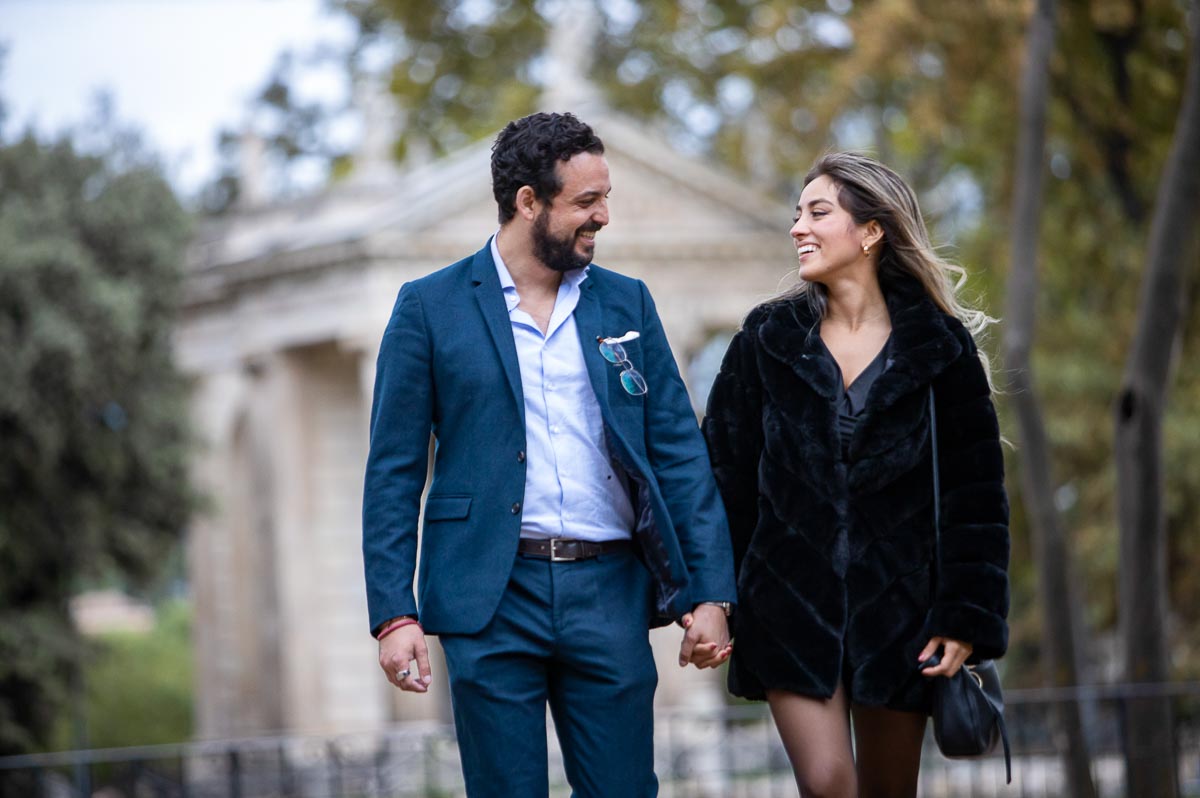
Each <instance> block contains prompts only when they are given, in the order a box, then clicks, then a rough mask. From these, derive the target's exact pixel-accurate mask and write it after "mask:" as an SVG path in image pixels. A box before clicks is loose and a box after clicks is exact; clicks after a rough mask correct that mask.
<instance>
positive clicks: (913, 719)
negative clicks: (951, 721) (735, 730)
mask: <svg viewBox="0 0 1200 798" xmlns="http://www.w3.org/2000/svg"><path fill="white" fill-rule="evenodd" d="M767 701H768V702H769V703H770V705H771V715H772V716H773V717H774V718H775V725H776V727H777V728H778V729H779V734H780V736H781V737H782V738H783V747H784V750H786V751H787V755H788V759H789V760H791V763H792V770H793V771H795V773H796V785H797V786H798V787H799V788H800V795H801V798H856V797H857V798H915V796H916V794H917V773H918V771H919V770H920V767H921V743H922V742H923V741H924V739H925V716H924V715H923V714H919V713H915V712H897V711H895V710H891V709H884V708H882V707H860V706H855V707H853V708H851V707H849V706H847V703H848V702H847V701H846V692H845V690H844V689H843V687H842V686H841V685H840V684H839V685H838V688H837V691H836V692H834V694H833V697H832V698H830V699H828V700H821V699H816V698H807V697H805V696H801V695H797V694H795V693H789V692H787V691H784V690H770V691H768V692H767ZM851 715H853V718H854V745H853V747H852V746H851V742H850V717H851Z"/></svg>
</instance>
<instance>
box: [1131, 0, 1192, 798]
mask: <svg viewBox="0 0 1200 798" xmlns="http://www.w3.org/2000/svg"><path fill="white" fill-rule="evenodd" d="M1190 10H1191V13H1190V14H1189V16H1190V18H1191V25H1192V31H1191V56H1190V59H1189V63H1188V71H1187V78H1186V80H1185V81H1184V88H1183V102H1182V104H1181V107H1180V111H1179V119H1178V122H1177V123H1176V126H1175V140H1174V142H1173V143H1172V145H1171V152H1170V154H1169V155H1168V157H1167V163H1166V165H1165V168H1164V169H1163V177H1162V181H1161V182H1160V183H1159V187H1158V196H1157V198H1156V199H1155V204H1154V217H1153V220H1152V221H1151V225H1150V241H1149V244H1148V246H1147V255H1146V276H1145V278H1144V280H1143V282H1142V290H1141V296H1140V297H1139V300H1138V319H1137V329H1136V331H1135V333H1134V339H1133V347H1132V349H1131V350H1130V353H1129V359H1128V361H1126V364H1125V376H1124V378H1123V381H1122V386H1121V392H1120V394H1119V396H1118V399H1117V407H1116V460H1117V518H1118V521H1119V523H1120V527H1121V566H1120V575H1119V586H1118V587H1119V610H1120V619H1121V621H1120V625H1121V640H1122V644H1123V649H1124V650H1123V657H1124V667H1125V679H1126V680H1127V681H1130V682H1146V683H1156V682H1165V681H1167V680H1168V679H1169V678H1170V675H1171V674H1170V663H1169V655H1168V651H1167V631H1166V618H1167V608H1168V603H1167V562H1166V560H1167V557H1166V551H1167V540H1166V522H1165V519H1164V517H1163V507H1162V497H1163V473H1162V462H1163V460H1162V416H1163V411H1164V409H1165V405H1166V397H1167V390H1168V386H1169V385H1170V381H1171V372H1172V366H1173V364H1174V361H1175V358H1176V357H1177V356H1178V353H1179V349H1180V342H1181V337H1182V333H1183V327H1184V323H1183V322H1184V318H1185V312H1186V308H1185V298H1186V296H1187V285H1186V280H1187V276H1188V274H1187V273H1188V270H1189V267H1194V265H1195V260H1194V254H1195V243H1196V229H1197V226H1198V225H1197V222H1198V221H1200V0H1192V2H1191V3H1190ZM1172 723H1173V721H1172V718H1171V706H1170V703H1169V700H1168V699H1166V698H1146V699H1138V700H1133V701H1130V702H1129V703H1128V704H1127V706H1126V723H1125V761H1126V774H1127V783H1126V792H1127V793H1128V794H1129V795H1154V796H1167V797H1168V798H1170V797H1171V796H1175V795H1177V794H1178V784H1177V781H1178V769H1177V765H1176V757H1175V738H1174V729H1173V727H1172Z"/></svg>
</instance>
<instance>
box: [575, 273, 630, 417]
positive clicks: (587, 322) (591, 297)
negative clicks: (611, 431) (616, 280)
mask: <svg viewBox="0 0 1200 798" xmlns="http://www.w3.org/2000/svg"><path fill="white" fill-rule="evenodd" d="M579 289H580V290H579V302H578V303H577V304H576V305H575V330H576V332H577V333H578V334H579V345H580V346H581V347H582V348H583V362H584V363H586V364H587V370H588V378H589V379H590V380H591V382H592V391H593V392H594V393H595V394H596V401H597V402H599V403H600V413H601V415H603V416H604V418H605V420H608V419H609V418H610V414H609V406H608V380H609V378H610V375H611V374H612V366H611V365H610V364H609V362H608V361H607V360H605V359H604V356H603V355H601V354H600V348H599V345H598V344H597V342H596V336H598V335H601V336H603V335H610V334H611V333H609V332H606V331H605V329H604V308H603V307H602V304H601V301H600V297H599V296H597V290H598V289H597V288H596V281H595V280H594V279H593V278H592V277H591V276H588V277H587V278H586V279H585V280H584V281H583V282H582V283H580V284H579ZM616 334H617V335H620V333H616Z"/></svg>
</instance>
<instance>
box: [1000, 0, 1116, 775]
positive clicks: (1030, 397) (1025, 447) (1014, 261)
mask: <svg viewBox="0 0 1200 798" xmlns="http://www.w3.org/2000/svg"><path fill="white" fill-rule="evenodd" d="M1056 7H1057V3H1056V0H1039V2H1038V3H1037V6H1036V7H1035V9H1034V12H1033V16H1032V17H1031V19H1030V22H1029V33H1028V34H1027V38H1028V49H1027V54H1026V62H1025V66H1024V69H1023V73H1022V77H1021V106H1020V117H1019V128H1018V135H1017V153H1016V158H1015V160H1014V163H1013V172H1014V181H1013V182H1014V189H1013V200H1012V203H1013V212H1012V217H1013V218H1012V226H1011V229H1010V232H1009V238H1010V241H1011V246H1010V252H1011V256H1010V257H1011V266H1010V268H1009V277H1008V302H1007V313H1006V318H1007V324H1006V326H1005V330H1004V362H1005V364H1006V365H1007V366H1008V368H1009V369H1010V373H1011V379H1012V391H1011V397H1010V401H1011V403H1012V405H1013V407H1014V408H1015V410H1016V414H1017V422H1018V426H1019V428H1020V431H1021V437H1020V440H1021V445H1022V452H1021V457H1022V462H1023V468H1022V469H1021V476H1022V483H1021V497H1022V499H1023V500H1024V502H1025V504H1026V517H1027V519H1028V523H1029V531H1030V537H1031V538H1032V540H1033V547H1034V551H1035V552H1036V554H1037V572H1038V584H1039V587H1040V591H1039V592H1040V596H1041V609H1042V614H1043V621H1042V647H1043V649H1044V651H1045V656H1046V667H1045V675H1046V676H1047V677H1048V679H1047V680H1048V682H1049V683H1050V684H1051V685H1052V686H1055V687H1067V686H1072V685H1076V684H1078V683H1079V668H1078V664H1077V663H1078V652H1077V651H1076V650H1075V641H1076V640H1077V639H1078V637H1079V635H1078V634H1077V632H1078V631H1079V630H1080V628H1081V626H1082V625H1083V622H1082V620H1081V618H1080V613H1079V606H1080V605H1079V600H1078V596H1077V595H1076V592H1075V585H1074V583H1073V579H1072V578H1071V571H1072V568H1071V562H1070V557H1069V555H1068V553H1067V540H1066V535H1065V534H1064V533H1063V525H1062V519H1061V518H1060V517H1059V514H1058V510H1057V509H1056V508H1055V506H1054V481H1053V478H1052V476H1051V466H1050V446H1049V442H1048V440H1047V438H1046V426H1045V421H1044V420H1043V416H1042V408H1041V402H1040V401H1039V399H1038V394H1037V389H1036V386H1035V383H1034V379H1033V365H1032V363H1031V358H1030V354H1031V352H1032V350H1033V337H1034V327H1035V322H1036V312H1037V270H1038V258H1037V248H1038V239H1039V232H1040V230H1041V224H1040V219H1041V211H1042V186H1043V183H1044V182H1045V181H1044V178H1045V170H1046V169H1045V153H1046V109H1047V107H1048V105H1049V83H1050V80H1049V77H1050V76H1049V65H1050V56H1051V53H1052V51H1053V50H1054V35H1055V34H1054V28H1055V24H1054V15H1055V10H1056ZM1056 709H1057V711H1058V727H1059V730H1060V731H1061V733H1063V734H1064V735H1065V737H1066V743H1067V744H1066V746H1065V747H1064V749H1063V756H1064V765H1065V766H1066V772H1067V784H1068V785H1069V789H1070V794H1071V795H1072V796H1075V798H1085V796H1095V795H1096V786H1095V784H1094V783H1093V781H1092V773H1091V757H1090V755H1089V753H1088V746H1087V740H1086V738H1085V737H1084V733H1083V721H1082V719H1081V717H1080V707H1079V705H1078V704H1076V703H1070V702H1062V703H1060V704H1058V705H1057V706H1056Z"/></svg>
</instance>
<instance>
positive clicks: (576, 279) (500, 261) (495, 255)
mask: <svg viewBox="0 0 1200 798" xmlns="http://www.w3.org/2000/svg"><path fill="white" fill-rule="evenodd" d="M499 236H500V231H499V230H497V231H496V232H495V233H493V234H492V240H491V241H489V242H488V244H489V245H490V246H491V249H492V260H493V261H495V263H496V275H497V276H499V278H500V288H501V290H503V291H504V304H505V305H507V306H508V312H509V313H512V311H513V309H514V308H515V307H516V306H517V305H519V304H521V297H520V296H519V295H518V294H517V284H516V283H514V282H513V278H512V275H511V274H509V271H508V265H507V264H506V263H505V262H504V258H502V257H500V246H499V245H498V244H497V243H496V240H497V239H498V238H499ZM590 268H591V264H588V265H587V266H584V267H583V268H582V269H571V271H569V272H563V282H564V283H566V284H567V285H568V286H570V287H571V288H576V287H578V286H579V284H580V283H582V282H583V281H584V280H585V279H587V275H588V269H590Z"/></svg>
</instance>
